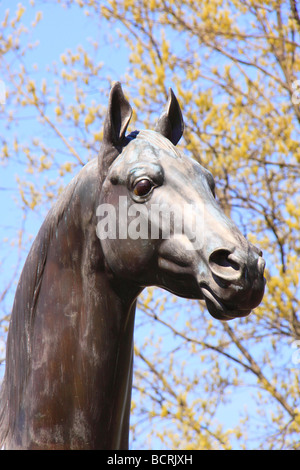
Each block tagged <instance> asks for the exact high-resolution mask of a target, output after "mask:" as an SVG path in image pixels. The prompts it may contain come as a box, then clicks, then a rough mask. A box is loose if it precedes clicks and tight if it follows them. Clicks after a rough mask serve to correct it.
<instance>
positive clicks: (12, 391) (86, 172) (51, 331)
mask: <svg viewBox="0 0 300 470" xmlns="http://www.w3.org/2000/svg"><path fill="white" fill-rule="evenodd" d="M131 114H132V110H131V107H130V105H129V103H128V101H127V100H126V99H125V97H124V95H123V92H122V88H121V85H120V84H119V83H116V84H115V85H114V86H113V88H112V90H111V93H110V99H109V105H108V112H107V117H106V119H105V122H104V136H103V143H102V147H101V150H100V154H99V158H98V160H93V161H91V162H90V163H88V164H87V165H86V166H85V167H84V168H83V169H82V170H81V171H80V173H79V174H78V175H77V176H76V177H75V178H74V179H73V180H72V182H71V183H70V185H69V186H68V187H67V188H66V190H65V191H64V192H63V194H62V195H61V196H60V198H59V200H58V201H57V203H56V204H55V205H54V207H53V208H52V209H51V211H50V212H49V214H48V216H47V218H46V219H45V221H44V223H43V225H42V227H41V229H40V231H39V233H38V235H37V237H36V240H35V242H34V243H33V246H32V248H31V251H30V253H29V255H28V258H27V261H26V263H25V266H24V269H23V272H22V275H21V277H20V281H19V284H18V287H17V291H16V296H15V302H14V306H13V312H12V316H11V323H10V328H9V334H8V341H7V358H6V371H5V378H4V383H3V387H2V392H1V414H0V441H1V442H2V445H4V446H5V448H6V449H127V447H128V432H129V412H130V400H131V387H132V363H133V328H134V315H135V302H136V298H137V296H138V295H139V293H140V292H141V291H142V290H143V288H144V287H145V286H150V285H156V286H160V287H163V288H165V289H167V290H169V291H171V292H173V293H175V294H177V295H179V296H182V297H186V298H194V299H204V300H205V301H206V304H207V308H208V310H209V312H210V313H211V315H213V316H214V317H216V318H218V319H221V320H229V319H232V318H235V317H241V316H245V315H248V314H249V313H250V311H251V309H253V308H254V307H256V306H257V305H258V304H259V303H260V302H261V299H262V297H263V292H264V277H263V271H264V261H263V259H262V254H261V252H260V251H259V250H258V249H256V248H255V247H254V246H253V245H251V244H250V243H248V242H247V241H246V239H245V238H244V236H243V235H242V234H241V233H240V231H239V230H238V228H237V227H236V226H235V225H234V224H233V222H232V221H230V220H229V219H228V218H227V217H226V216H225V215H224V213H223V212H222V211H221V209H220V208H219V206H218V205H217V202H216V200H215V198H214V194H213V193H214V182H213V178H212V176H211V174H210V173H209V172H208V171H207V170H205V169H204V168H203V167H202V166H201V165H199V164H198V163H196V162H195V161H193V160H191V159H189V158H187V157H186V156H184V155H183V154H182V153H180V152H179V151H178V149H177V148H176V147H175V145H176V144H177V142H178V141H179V139H180V137H181V136H182V133H183V120H182V115H181V110H180V107H179V104H178V102H177V99H176V98H175V96H174V94H173V92H172V91H170V96H169V101H168V104H167V107H166V111H165V112H164V113H163V114H162V116H161V118H160V119H159V121H158V123H157V126H156V128H155V131H141V132H133V133H132V134H129V135H128V136H126V130H127V126H128V124H129V121H130V118H131ZM120 197H123V199H122V200H126V201H127V204H128V207H130V206H131V205H134V204H138V205H139V207H142V206H143V207H145V208H146V209H147V211H150V209H151V207H153V205H155V204H156V205H158V206H159V205H160V206H161V207H168V208H172V207H175V206H176V207H183V206H184V205H187V206H188V207H189V208H191V207H192V208H193V210H194V213H193V210H192V212H191V213H189V217H188V218H187V224H188V223H189V221H191V223H193V222H195V220H196V221H197V220H198V221H199V220H200V219H201V226H200V232H201V237H198V240H197V242H198V245H193V242H192V241H191V239H190V237H189V236H188V235H187V234H186V233H182V234H181V235H178V234H177V233H175V229H174V227H175V225H174V223H173V222H174V221H173V222H172V223H171V225H170V229H171V233H170V236H169V237H166V238H164V237H162V236H161V231H162V229H163V228H164V227H159V233H160V235H159V237H152V238H151V237H148V238H135V239H133V238H130V237H128V236H127V237H123V236H122V237H121V236H120V235H118V236H117V237H116V238H115V239H113V238H106V239H102V240H100V239H99V236H97V233H96V227H97V223H98V222H99V217H98V216H97V208H98V207H99V206H101V205H103V204H110V205H112V206H113V207H116V214H117V218H118V217H119V216H120V208H118V201H120ZM102 207H103V206H102ZM128 207H127V209H128ZM130 220H132V217H131V218H130V217H129V221H130ZM121 222H122V223H123V221H121ZM158 223H161V224H164V223H166V222H165V221H164V219H163V217H160V218H159V219H158ZM189 228H190V229H191V227H187V232H188V229H189ZM191 230H192V229H191ZM98 235H99V234H98ZM195 246H196V248H195Z"/></svg>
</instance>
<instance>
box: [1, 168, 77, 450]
mask: <svg viewBox="0 0 300 470" xmlns="http://www.w3.org/2000/svg"><path fill="white" fill-rule="evenodd" d="M79 174H80V173H79ZM79 174H78V175H77V177H75V178H74V179H73V180H72V181H71V182H70V183H69V185H68V186H67V187H66V189H65V190H64V191H63V193H62V194H61V195H60V197H59V198H58V200H57V201H56V203H55V204H54V205H53V207H52V208H51V209H50V211H49V213H48V215H47V217H46V219H45V220H44V222H43V224H42V226H41V228H40V230H39V232H38V235H37V237H36V239H35V241H34V243H33V245H32V247H31V249H30V251H29V254H28V256H27V259H26V261H25V264H24V268H23V271H22V274H21V276H20V279H19V283H18V286H17V289H16V294H15V299H14V304H13V309H12V314H11V320H10V327H9V333H8V338H7V353H6V368H5V375H4V379H3V382H2V386H1V390H0V449H1V447H2V446H3V445H4V443H5V440H6V439H7V437H8V434H10V433H12V432H13V429H14V426H15V419H16V416H17V412H18V408H19V407H20V404H21V401H22V393H23V389H24V385H25V383H26V380H27V377H28V371H29V370H30V362H31V354H32V352H31V335H32V331H33V324H34V319H35V313H36V306H37V301H38V297H39V292H40V286H41V281H42V278H43V273H44V268H45V265H46V262H47V253H48V248H49V246H50V244H51V241H52V239H53V234H55V230H56V228H57V226H58V224H59V222H60V220H61V219H62V217H63V215H64V212H65V210H66V208H67V207H68V206H69V204H70V201H71V199H72V197H73V194H74V191H75V189H76V186H77V183H78V178H79Z"/></svg>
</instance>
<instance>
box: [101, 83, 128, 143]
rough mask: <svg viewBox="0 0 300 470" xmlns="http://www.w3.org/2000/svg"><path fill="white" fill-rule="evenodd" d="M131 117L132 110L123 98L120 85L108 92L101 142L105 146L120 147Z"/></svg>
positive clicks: (116, 84) (115, 85)
mask: <svg viewBox="0 0 300 470" xmlns="http://www.w3.org/2000/svg"><path fill="white" fill-rule="evenodd" d="M131 116H132V108H131V106H130V104H129V103H128V101H127V99H126V98H125V96H124V94H123V90H122V86H121V83H119V82H116V83H115V84H114V85H113V86H112V89H111V91H110V95H109V103H108V110H107V114H106V118H105V121H104V131H103V140H104V141H105V143H106V144H108V143H109V144H112V145H114V146H116V147H122V146H123V145H122V144H123V140H124V137H125V132H126V129H127V126H128V124H129V121H130V119H131Z"/></svg>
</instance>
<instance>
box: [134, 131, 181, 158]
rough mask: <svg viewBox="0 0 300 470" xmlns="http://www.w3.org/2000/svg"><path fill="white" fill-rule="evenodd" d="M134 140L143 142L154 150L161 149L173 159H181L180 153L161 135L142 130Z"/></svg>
mask: <svg viewBox="0 0 300 470" xmlns="http://www.w3.org/2000/svg"><path fill="white" fill-rule="evenodd" d="M136 140H137V141H139V140H144V141H146V142H147V143H149V144H150V145H152V146H153V147H155V148H156V149H161V150H165V151H167V152H168V153H169V154H170V155H171V156H173V157H174V158H178V157H181V153H180V151H179V150H178V148H177V147H175V145H173V144H172V142H171V141H170V140H169V139H168V138H167V137H165V136H163V135H162V134H160V133H159V132H156V131H152V130H142V131H140V132H139V133H138V134H137V136H136Z"/></svg>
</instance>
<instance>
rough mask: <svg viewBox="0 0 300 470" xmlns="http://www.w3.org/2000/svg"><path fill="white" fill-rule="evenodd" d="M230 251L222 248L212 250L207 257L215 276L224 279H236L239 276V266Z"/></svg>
mask: <svg viewBox="0 0 300 470" xmlns="http://www.w3.org/2000/svg"><path fill="white" fill-rule="evenodd" d="M234 258H235V257H234V255H233V254H232V252H231V251H229V250H226V249H224V248H220V249H218V250H215V251H213V253H212V254H211V255H210V257H209V267H210V269H211V271H212V272H213V274H215V276H217V277H219V278H221V279H224V280H226V281H231V282H232V281H236V280H238V279H240V277H241V271H242V270H241V266H240V264H239V263H238V262H237V261H236V260H235V259H234Z"/></svg>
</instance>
